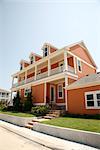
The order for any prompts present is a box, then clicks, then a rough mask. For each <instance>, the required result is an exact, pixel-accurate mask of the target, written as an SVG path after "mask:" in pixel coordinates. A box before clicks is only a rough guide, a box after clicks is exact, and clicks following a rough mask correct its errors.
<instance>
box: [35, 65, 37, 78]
mask: <svg viewBox="0 0 100 150" xmlns="http://www.w3.org/2000/svg"><path fill="white" fill-rule="evenodd" d="M36 75H37V66H35V80H36Z"/></svg>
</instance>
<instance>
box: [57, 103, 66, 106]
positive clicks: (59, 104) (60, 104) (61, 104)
mask: <svg viewBox="0 0 100 150" xmlns="http://www.w3.org/2000/svg"><path fill="white" fill-rule="evenodd" d="M56 105H58V106H63V105H66V103H56Z"/></svg>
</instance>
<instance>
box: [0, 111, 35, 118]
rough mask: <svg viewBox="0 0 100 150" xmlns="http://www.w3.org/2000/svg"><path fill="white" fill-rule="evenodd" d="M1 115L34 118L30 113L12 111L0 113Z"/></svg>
mask: <svg viewBox="0 0 100 150" xmlns="http://www.w3.org/2000/svg"><path fill="white" fill-rule="evenodd" d="M0 113H1V114H7V115H12V116H18V117H34V115H32V114H31V113H22V112H13V111H0Z"/></svg>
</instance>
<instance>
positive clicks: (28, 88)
mask: <svg viewBox="0 0 100 150" xmlns="http://www.w3.org/2000/svg"><path fill="white" fill-rule="evenodd" d="M26 90H29V91H28V92H27V94H28V93H31V87H27V88H25V89H24V97H27V96H28V95H26Z"/></svg>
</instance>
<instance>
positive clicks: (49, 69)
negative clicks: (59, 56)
mask: <svg viewBox="0 0 100 150" xmlns="http://www.w3.org/2000/svg"><path fill="white" fill-rule="evenodd" d="M50 71H51V66H50V59H48V76H50Z"/></svg>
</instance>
